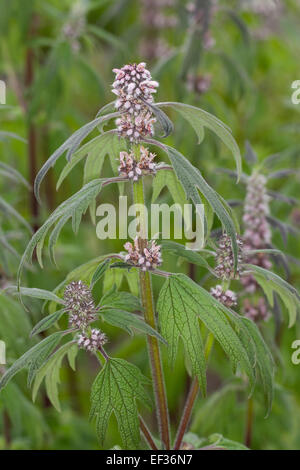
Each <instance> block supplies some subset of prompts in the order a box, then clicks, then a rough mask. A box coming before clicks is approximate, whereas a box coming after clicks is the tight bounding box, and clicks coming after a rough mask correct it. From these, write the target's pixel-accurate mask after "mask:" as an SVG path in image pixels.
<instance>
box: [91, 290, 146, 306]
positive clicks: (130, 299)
mask: <svg viewBox="0 0 300 470" xmlns="http://www.w3.org/2000/svg"><path fill="white" fill-rule="evenodd" d="M100 305H101V306H106V307H113V308H119V309H121V310H127V311H128V312H136V311H139V312H140V311H141V310H142V305H141V301H140V299H139V298H138V297H136V296H135V295H132V294H130V293H129V292H120V291H117V290H116V287H115V286H114V287H113V288H112V289H111V290H110V291H109V292H107V293H106V294H104V295H103V297H102V299H101V300H100Z"/></svg>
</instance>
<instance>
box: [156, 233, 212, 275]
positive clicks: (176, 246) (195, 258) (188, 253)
mask: <svg viewBox="0 0 300 470" xmlns="http://www.w3.org/2000/svg"><path fill="white" fill-rule="evenodd" d="M160 244H161V247H162V250H163V252H164V251H167V252H170V253H174V254H175V255H176V256H179V257H182V258H184V259H186V260H187V261H189V262H190V263H193V264H196V265H197V266H201V267H203V268H206V269H208V271H210V272H211V273H213V269H212V268H211V267H210V265H209V264H208V262H207V261H206V259H205V258H204V257H203V256H201V255H200V254H199V253H198V252H197V251H193V250H189V249H187V248H185V246H184V245H181V244H180V243H176V242H173V241H171V240H162V241H161V242H160ZM201 253H203V254H204V255H209V256H214V252H212V251H209V250H201Z"/></svg>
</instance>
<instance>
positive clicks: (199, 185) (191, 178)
mask: <svg viewBox="0 0 300 470" xmlns="http://www.w3.org/2000/svg"><path fill="white" fill-rule="evenodd" d="M164 148H165V149H166V152H167V153H168V155H169V157H170V160H171V162H172V165H173V168H174V170H175V173H176V175H177V178H178V179H179V181H180V182H181V183H182V186H183V188H184V190H185V193H186V196H187V197H188V198H190V199H191V200H192V202H193V203H194V204H195V205H196V204H201V199H200V197H199V193H198V189H199V190H200V192H201V193H202V194H203V196H204V197H205V198H206V199H207V201H208V203H209V205H210V206H211V207H212V209H213V210H214V211H215V213H216V214H217V216H218V218H219V219H220V221H221V223H222V225H223V227H224V229H225V230H226V232H227V234H228V236H229V237H230V238H231V241H232V249H233V254H234V258H235V267H236V265H237V252H238V248H237V241H236V230H237V228H236V226H235V224H234V222H233V220H232V217H231V215H232V214H231V211H230V208H229V206H228V205H226V204H225V201H224V199H223V198H222V197H221V196H220V195H219V194H218V193H217V192H216V191H215V190H214V189H213V188H212V187H211V186H209V184H208V183H207V182H206V181H205V179H204V178H203V176H202V175H201V173H200V171H199V170H198V168H195V167H194V166H193V165H192V164H191V163H190V162H189V161H188V160H187V159H186V158H185V157H184V156H183V155H182V154H181V153H179V152H178V151H177V150H175V149H173V148H172V147H169V146H167V145H164Z"/></svg>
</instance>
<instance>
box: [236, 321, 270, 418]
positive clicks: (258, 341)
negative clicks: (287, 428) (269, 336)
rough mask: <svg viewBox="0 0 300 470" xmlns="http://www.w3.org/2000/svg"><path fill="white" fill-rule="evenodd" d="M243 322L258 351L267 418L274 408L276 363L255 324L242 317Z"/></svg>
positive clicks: (257, 358)
mask: <svg viewBox="0 0 300 470" xmlns="http://www.w3.org/2000/svg"><path fill="white" fill-rule="evenodd" d="M241 322H243V323H244V326H245V327H246V328H247V330H248V331H249V333H250V336H251V338H252V340H253V341H254V344H255V349H256V367H257V369H258V372H259V375H260V379H261V382H262V386H263V390H264V393H265V397H266V401H267V416H268V415H269V413H270V411H271V407H272V402H273V397H274V384H273V382H274V361H273V357H272V355H271V353H270V351H269V349H268V347H267V345H266V343H265V341H264V339H263V337H262V335H261V334H260V331H259V329H258V327H257V325H255V323H254V322H253V321H251V320H249V319H248V318H245V317H241Z"/></svg>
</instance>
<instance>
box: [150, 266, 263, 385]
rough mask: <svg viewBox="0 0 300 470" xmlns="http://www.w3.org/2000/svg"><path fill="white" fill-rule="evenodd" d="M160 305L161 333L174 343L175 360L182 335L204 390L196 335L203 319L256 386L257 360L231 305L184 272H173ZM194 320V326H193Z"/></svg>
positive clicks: (201, 364)
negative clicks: (240, 331)
mask: <svg viewBox="0 0 300 470" xmlns="http://www.w3.org/2000/svg"><path fill="white" fill-rule="evenodd" d="M157 309H158V313H159V322H160V325H161V333H162V335H163V337H164V338H165V339H166V340H167V341H168V343H169V345H170V346H169V355H170V358H171V360H172V361H173V360H174V358H175V355H176V350H177V343H178V339H179V337H180V336H181V337H182V339H183V341H184V343H185V346H186V348H187V350H188V353H189V357H190V359H191V361H192V363H193V364H194V365H193V370H194V373H196V375H199V374H200V379H201V382H200V384H201V383H202V388H203V390H205V388H204V386H205V361H204V353H203V345H202V340H201V339H199V336H198V335H197V336H195V331H196V332H199V335H200V329H199V325H198V320H199V319H200V320H201V321H202V322H203V323H204V324H205V326H206V327H207V329H208V330H209V331H210V332H211V333H212V334H213V336H214V337H215V339H216V340H217V341H218V342H219V343H220V345H221V347H222V348H223V349H224V351H225V353H226V354H227V355H228V357H229V359H230V360H231V362H232V363H233V365H234V366H235V365H236V364H238V363H240V365H241V367H242V369H243V370H244V371H245V372H246V374H247V375H248V377H249V381H250V384H251V385H252V386H253V383H254V378H255V377H254V364H251V362H250V359H249V357H248V352H247V350H246V349H245V347H244V345H243V344H242V342H241V340H240V339H239V337H238V335H237V333H236V331H235V330H234V328H233V327H232V324H231V322H230V321H229V319H228V316H227V315H226V311H227V309H226V308H225V307H224V306H222V304H220V303H219V302H217V301H216V299H214V298H213V297H212V296H211V295H210V294H209V293H208V292H207V291H206V290H205V289H203V288H202V287H201V286H198V285H197V284H196V283H195V282H193V281H192V280H191V279H189V278H188V277H187V276H185V275H184V274H174V275H171V276H170V277H169V278H168V279H167V280H166V282H165V284H164V285H163V287H162V289H161V291H160V294H159V299H158V305H157ZM191 323H192V325H193V328H191V327H190V326H189V325H191ZM200 341H201V342H200ZM199 345H200V346H199ZM200 350H201V352H200Z"/></svg>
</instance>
